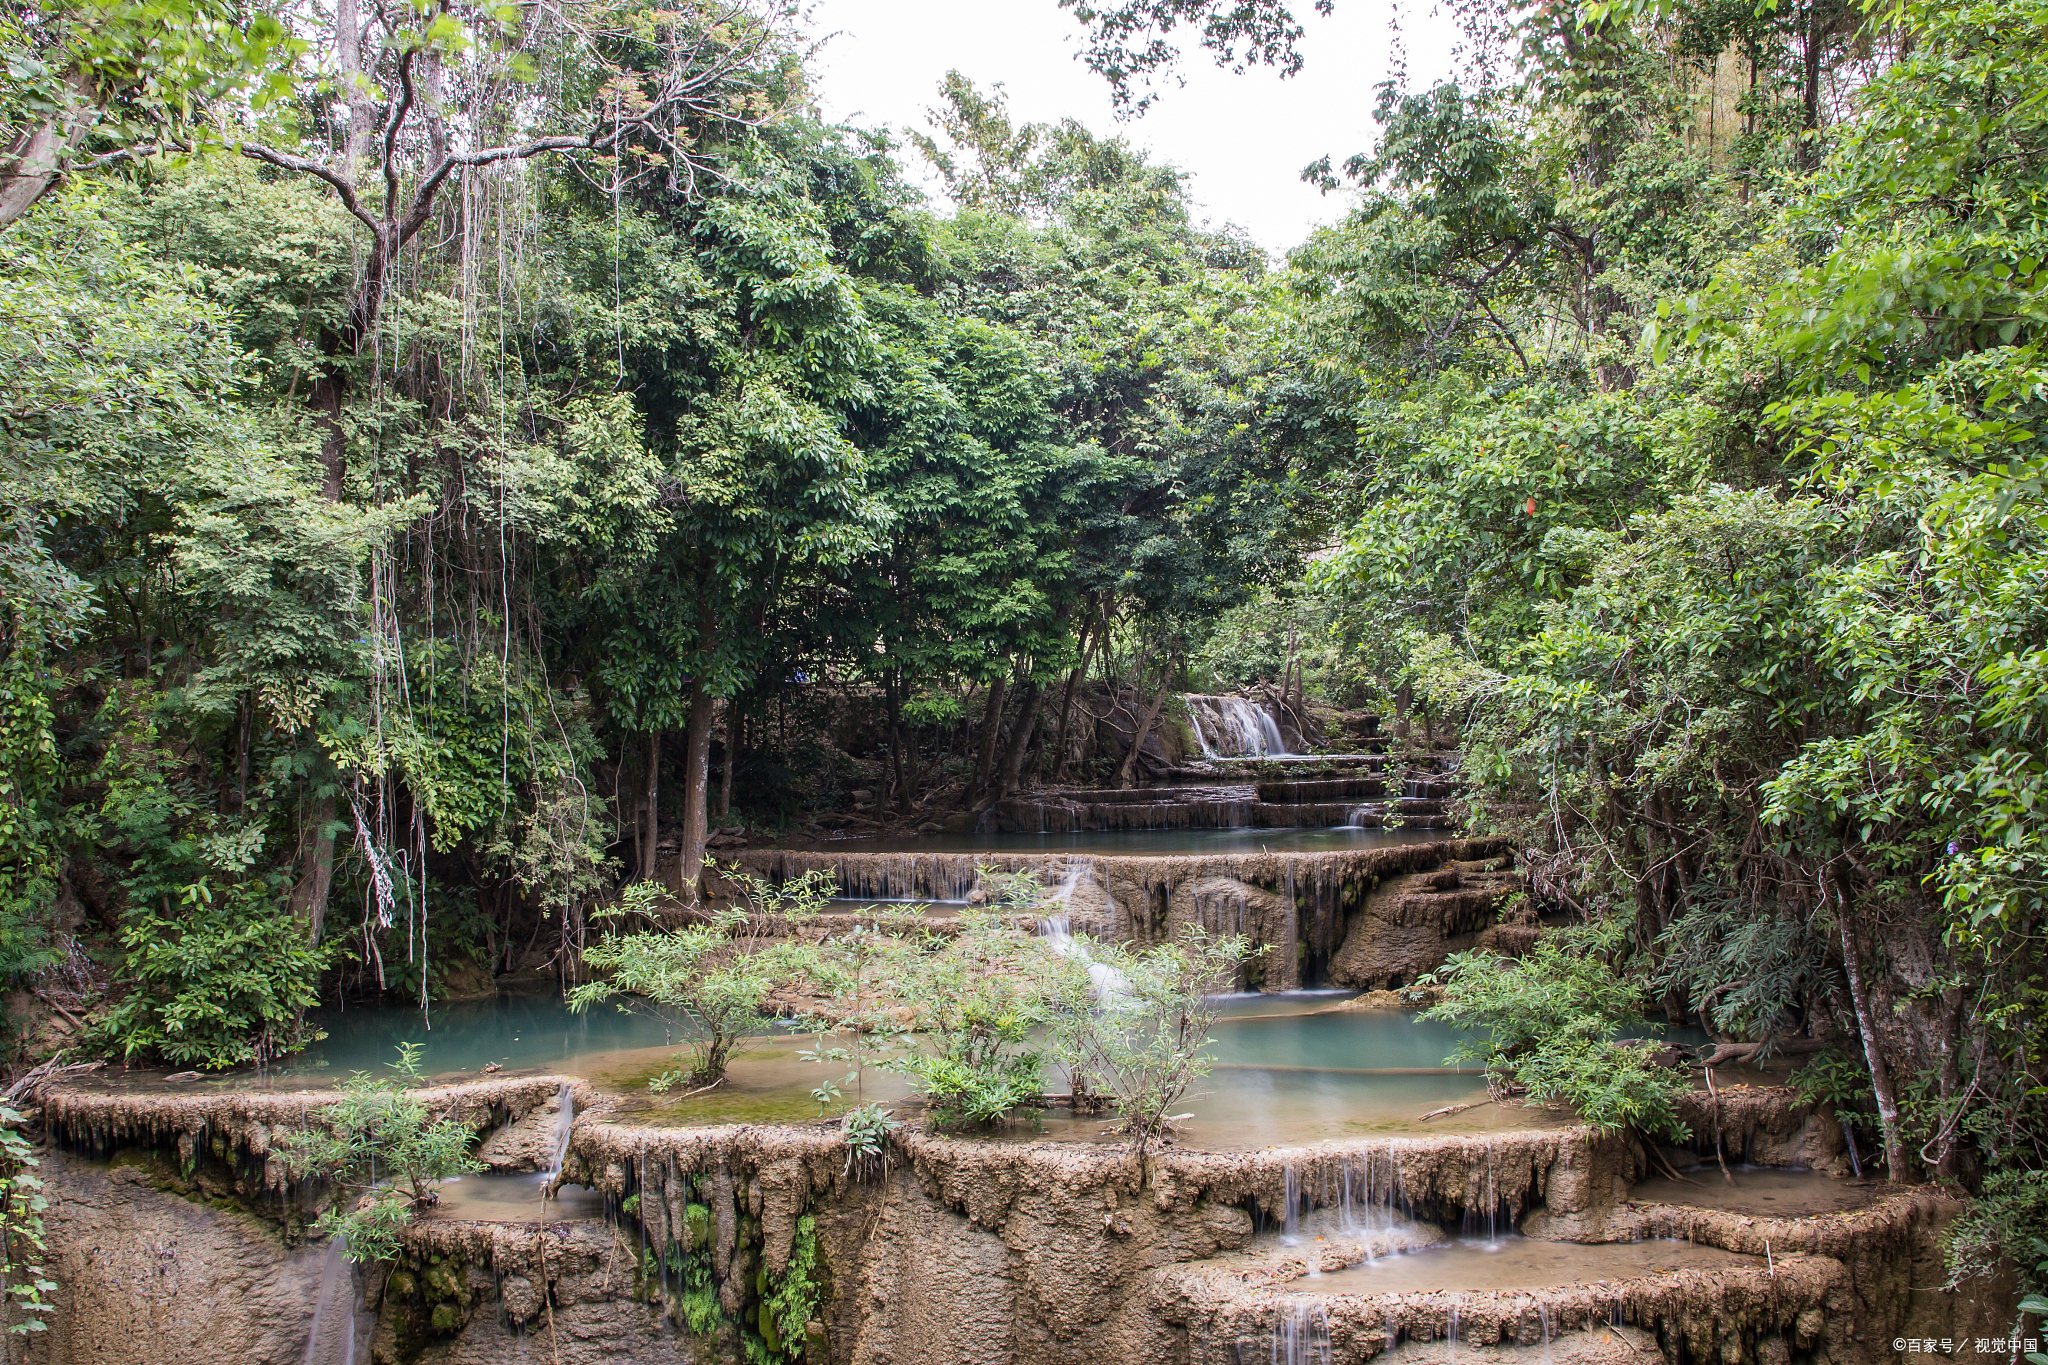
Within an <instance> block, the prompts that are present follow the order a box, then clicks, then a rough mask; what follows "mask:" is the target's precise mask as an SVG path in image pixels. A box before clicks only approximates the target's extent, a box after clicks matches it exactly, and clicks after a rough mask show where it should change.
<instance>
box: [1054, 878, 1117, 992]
mask: <svg viewBox="0 0 2048 1365" xmlns="http://www.w3.org/2000/svg"><path fill="white" fill-rule="evenodd" d="M1094 867H1095V865H1094V864H1093V863H1092V862H1090V861H1089V860H1088V859H1086V858H1075V859H1072V860H1070V861H1069V862H1068V863H1067V870H1066V873H1065V875H1064V876H1063V877H1061V879H1060V884H1059V885H1058V886H1057V887H1055V888H1054V889H1053V893H1052V896H1051V898H1050V902H1051V903H1052V904H1054V905H1058V906H1060V907H1062V908H1061V909H1060V911H1059V912H1058V913H1056V914H1051V915H1047V916H1046V917H1045V918H1044V919H1042V920H1040V921H1039V922H1038V936H1039V937H1040V938H1042V939H1044V940H1045V941H1046V942H1047V943H1048V944H1049V945H1050V946H1051V948H1052V950H1053V951H1054V952H1056V953H1058V954H1059V955H1060V956H1061V957H1070V958H1073V959H1074V960H1075V961H1076V962H1079V963H1080V964H1081V965H1082V966H1084V967H1086V968H1087V969H1088V980H1089V981H1090V982H1091V983H1093V984H1094V987H1095V998H1096V999H1097V1000H1098V1001H1102V1002H1104V1003H1107V1002H1109V1001H1111V1000H1116V999H1119V998H1121V997H1122V996H1123V994H1124V992H1125V989H1126V988H1127V987H1128V986H1129V985H1130V983H1129V982H1128V981H1126V980H1125V979H1124V974H1123V973H1122V972H1120V971H1118V970H1117V969H1116V968H1114V967H1112V966H1110V965H1109V964H1108V963H1107V962H1097V961H1096V960H1095V955H1094V954H1093V953H1091V952H1089V951H1088V947H1087V945H1086V944H1085V943H1083V942H1082V941H1081V940H1080V939H1077V938H1075V937H1074V921H1073V916H1072V915H1071V914H1069V913H1068V907H1071V906H1072V904H1073V900H1074V892H1075V891H1077V890H1078V889H1079V888H1080V885H1081V882H1082V879H1083V878H1086V877H1088V876H1090V875H1092V874H1093V872H1094Z"/></svg>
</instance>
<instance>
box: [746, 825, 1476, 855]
mask: <svg viewBox="0 0 2048 1365" xmlns="http://www.w3.org/2000/svg"><path fill="white" fill-rule="evenodd" d="M1447 837H1449V836H1447V835H1446V834H1445V833H1444V831H1442V830H1440V829H1367V828H1359V827H1358V826H1355V825H1353V826H1333V827H1330V828H1310V827H1306V826H1303V827H1298V828H1291V829H1265V828H1261V827H1257V826H1251V825H1240V826H1237V827H1236V828H1233V829H1119V830H1105V831H1099V832H1095V833H1086V832H1083V833H1065V834H1061V833H1053V834H1032V833H1021V834H921V835H916V836H880V835H870V836H866V837H854V836H849V837H847V838H843V839H820V840H812V841H810V842H807V843H803V844H790V845H789V846H788V847H789V848H791V849H792V850H804V851H816V852H824V853H1081V854H1102V855H1105V856H1126V857H1128V856H1144V855H1148V854H1161V855H1173V854H1179V855H1189V854H1193V855H1201V854H1208V853H1341V852H1349V851H1351V850H1355V849H1367V848H1392V847H1395V846H1397V845H1403V844H1432V843H1442V842H1443V841H1444V840H1445V839H1446V838H1447ZM714 856H715V855H714Z"/></svg>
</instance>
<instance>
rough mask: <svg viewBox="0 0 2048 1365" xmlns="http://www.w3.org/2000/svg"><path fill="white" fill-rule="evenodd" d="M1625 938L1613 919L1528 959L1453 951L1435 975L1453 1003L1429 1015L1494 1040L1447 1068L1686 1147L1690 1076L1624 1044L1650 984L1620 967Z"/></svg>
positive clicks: (1469, 1043) (1552, 937)
mask: <svg viewBox="0 0 2048 1365" xmlns="http://www.w3.org/2000/svg"><path fill="white" fill-rule="evenodd" d="M1624 933H1625V925H1624V923H1623V922H1622V921H1621V920H1619V919H1610V920H1606V921H1602V922H1599V923H1595V924H1588V925H1581V926H1577V927H1575V928H1571V929H1564V930H1553V931H1552V932H1550V933H1547V934H1545V935H1543V936H1542V937H1541V938H1539V939H1537V940H1536V943H1535V946H1534V947H1532V948H1531V949H1530V950H1529V953H1528V955H1527V956H1525V957H1521V958H1509V957H1500V956H1497V955H1495V954H1493V953H1490V952H1487V951H1484V950H1481V949H1475V950H1472V951H1470V952H1464V953H1454V954H1452V955H1451V957H1450V959H1449V960H1448V961H1447V962H1445V964H1444V965H1443V967H1442V968H1441V969H1439V970H1438V971H1437V972H1436V973H1434V975H1433V976H1432V977H1431V978H1430V980H1432V981H1433V982H1441V983H1442V985H1443V987H1444V993H1443V997H1442V999H1441V1000H1439V1001H1438V1002H1437V1003H1436V1004H1435V1005H1432V1006H1431V1007H1430V1008H1429V1009H1428V1010H1425V1011H1424V1012H1423V1014H1422V1016H1421V1017H1422V1018H1424V1019H1441V1020H1443V1021H1445V1022H1446V1023H1450V1024H1453V1025H1456V1026H1457V1027H1458V1028H1460V1029H1463V1030H1467V1031H1468V1032H1472V1033H1483V1034H1484V1035H1485V1036H1484V1038H1483V1039H1481V1038H1467V1039H1466V1040H1465V1041H1464V1042H1462V1043H1460V1044H1459V1047H1458V1051H1457V1052H1456V1053H1455V1054H1454V1055H1453V1056H1452V1057H1451V1058H1450V1059H1449V1060H1448V1062H1447V1063H1446V1064H1447V1065H1450V1064H1456V1063H1459V1062H1471V1061H1478V1062H1482V1063H1483V1064H1484V1065H1485V1066H1486V1069H1487V1072H1488V1075H1489V1076H1490V1077H1491V1078H1492V1079H1493V1081H1494V1082H1495V1083H1496V1084H1501V1085H1515V1086H1519V1087H1521V1088H1522V1089H1524V1090H1526V1091H1527V1092H1528V1095H1529V1098H1530V1099H1531V1100H1533V1101H1535V1102H1536V1103H1539V1104H1561V1105H1565V1106H1567V1107H1569V1108H1570V1109H1572V1110H1573V1111H1574V1112H1575V1113H1577V1114H1578V1116H1579V1117H1580V1118H1581V1119H1582V1120H1584V1121H1585V1122H1587V1123H1590V1124H1592V1125H1594V1126H1595V1127H1598V1128H1603V1129H1625V1130H1629V1131H1633V1132H1637V1133H1641V1134H1644V1135H1645V1136H1649V1137H1657V1138H1670V1139H1678V1140H1683V1139H1684V1138H1685V1137H1687V1136H1688V1135H1689V1130H1688V1129H1687V1127H1686V1125H1685V1124H1684V1123H1683V1121H1681V1120H1680V1119H1679V1117H1678V1114H1677V1103H1678V1097H1679V1096H1680V1095H1682V1094H1684V1093H1685V1092H1686V1091H1688V1090H1690V1089H1691V1088H1692V1085H1691V1082H1690V1080H1689V1078H1688V1077H1687V1076H1686V1075H1685V1073H1684V1072H1682V1071H1674V1070H1673V1069H1671V1068H1670V1067H1666V1066H1660V1065H1658V1064H1657V1063H1656V1062H1655V1060H1654V1056H1655V1054H1656V1052H1657V1051H1658V1048H1657V1046H1656V1045H1655V1044H1653V1043H1649V1042H1643V1041H1621V1040H1617V1039H1616V1037H1615V1035H1616V1033H1618V1032H1620V1031H1621V1030H1623V1029H1628V1028H1633V1027H1638V1026H1640V1025H1641V1024H1642V1021H1643V1019H1642V1007H1643V998H1644V997H1643V990H1642V987H1641V986H1640V985H1639V984H1638V983H1637V982H1635V981H1633V980H1631V979H1630V978H1629V977H1628V976H1627V975H1626V974H1625V973H1623V972H1620V971H1617V970H1616V963H1615V960H1614V958H1615V955H1616V954H1617V952H1618V950H1619V949H1620V947H1621V944H1622V941H1623V936H1624Z"/></svg>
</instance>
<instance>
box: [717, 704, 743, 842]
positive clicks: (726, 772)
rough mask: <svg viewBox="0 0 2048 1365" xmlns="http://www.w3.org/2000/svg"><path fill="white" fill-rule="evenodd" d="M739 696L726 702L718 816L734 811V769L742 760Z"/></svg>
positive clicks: (719, 775)
mask: <svg viewBox="0 0 2048 1365" xmlns="http://www.w3.org/2000/svg"><path fill="white" fill-rule="evenodd" d="M739 719H740V706H739V698H738V697H731V698H728V699H727V700H726V703H725V762H724V763H722V764H721V765H719V769H718V818H719V819H721V820H723V819H724V818H725V817H726V816H728V815H730V814H731V813H732V770H733V767H734V766H735V765H736V764H737V763H738V762H739V760H740V724H739Z"/></svg>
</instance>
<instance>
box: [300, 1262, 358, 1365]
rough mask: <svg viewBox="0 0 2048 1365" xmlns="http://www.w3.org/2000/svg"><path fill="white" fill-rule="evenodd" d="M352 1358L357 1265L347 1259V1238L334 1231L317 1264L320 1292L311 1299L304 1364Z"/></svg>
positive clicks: (333, 1364)
mask: <svg viewBox="0 0 2048 1365" xmlns="http://www.w3.org/2000/svg"><path fill="white" fill-rule="evenodd" d="M355 1359H356V1268H355V1266H354V1265H353V1264H352V1263H351V1262H350V1261H349V1259H348V1239H347V1238H345V1237H343V1236H342V1235H341V1234H340V1233H336V1234H335V1235H334V1236H333V1237H332V1238H330V1239H329V1240H328V1243H327V1257H326V1259H325V1260H323V1261H322V1262H321V1263H320V1291H319V1296H318V1297H317V1298H315V1299H314V1300H313V1326H312V1328H311V1330H309V1331H308V1332H307V1333H306V1354H305V1357H304V1365H355Z"/></svg>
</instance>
